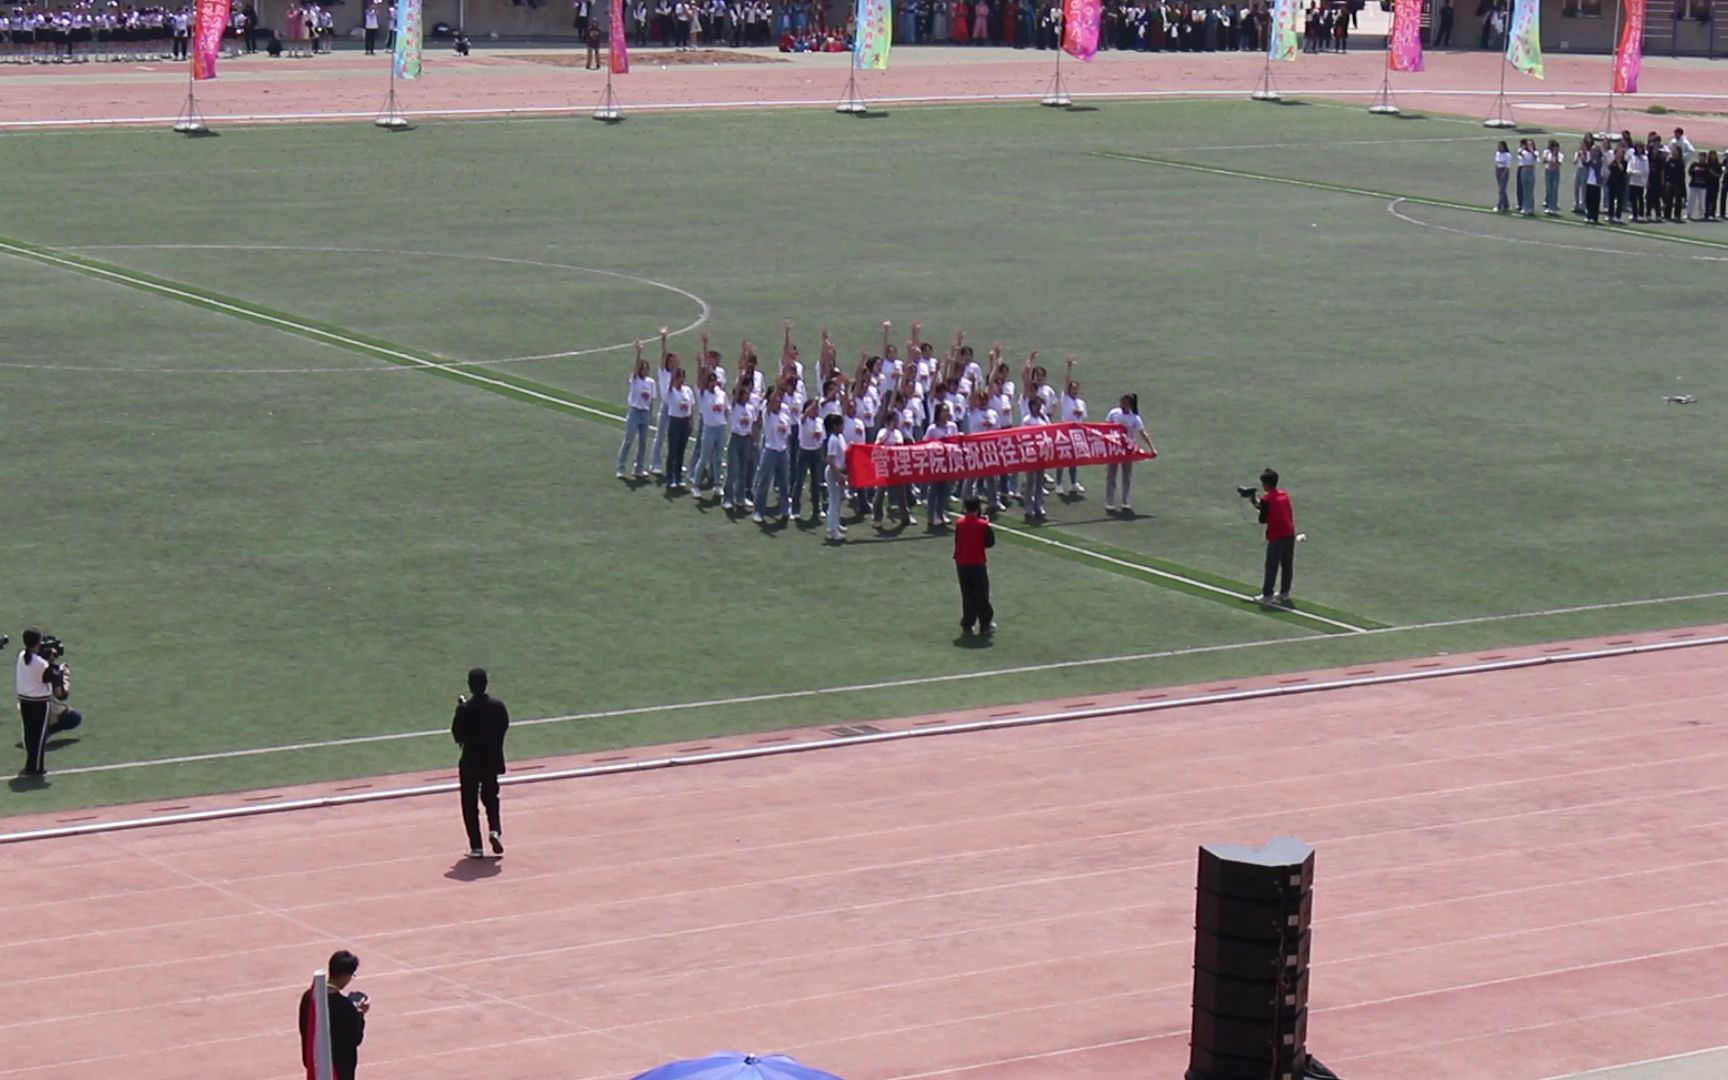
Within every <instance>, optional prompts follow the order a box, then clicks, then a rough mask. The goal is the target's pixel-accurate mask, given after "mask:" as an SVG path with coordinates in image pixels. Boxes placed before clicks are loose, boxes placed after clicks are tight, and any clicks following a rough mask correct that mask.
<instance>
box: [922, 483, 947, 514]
mask: <svg viewBox="0 0 1728 1080" xmlns="http://www.w3.org/2000/svg"><path fill="white" fill-rule="evenodd" d="M949 483H950V481H947V480H936V481H932V482H931V483H929V484H926V485H925V496H926V497H925V500H924V506H925V512H926V513H927V514H929V515H930V523H931V524H932V525H934V524H937V523H938V522H940V521H943V520H946V519H947V517H948V486H949Z"/></svg>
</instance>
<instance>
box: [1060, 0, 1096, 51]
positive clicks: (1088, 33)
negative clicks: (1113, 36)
mask: <svg viewBox="0 0 1728 1080" xmlns="http://www.w3.org/2000/svg"><path fill="white" fill-rule="evenodd" d="M1103 16H1104V0H1062V51H1063V52H1065V53H1067V54H1068V55H1069V56H1072V57H1074V58H1075V59H1077V60H1085V61H1088V62H1090V61H1091V59H1092V57H1093V56H1095V55H1097V53H1098V24H1099V23H1100V22H1101V21H1102V20H1103Z"/></svg>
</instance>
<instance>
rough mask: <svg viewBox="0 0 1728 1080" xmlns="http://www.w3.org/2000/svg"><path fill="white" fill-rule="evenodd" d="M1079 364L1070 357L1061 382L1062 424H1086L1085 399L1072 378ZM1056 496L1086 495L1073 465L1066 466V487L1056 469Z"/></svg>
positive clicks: (1060, 417) (1060, 414)
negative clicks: (1065, 373) (1075, 366)
mask: <svg viewBox="0 0 1728 1080" xmlns="http://www.w3.org/2000/svg"><path fill="white" fill-rule="evenodd" d="M1079 362H1080V361H1078V360H1076V359H1074V358H1073V357H1072V356H1070V357H1069V358H1068V371H1067V375H1066V377H1065V378H1064V379H1063V380H1062V385H1063V390H1062V405H1061V410H1062V411H1061V412H1060V413H1059V414H1058V415H1057V419H1059V420H1061V421H1062V422H1063V423H1064V424H1084V423H1085V422H1086V399H1085V398H1083V397H1081V396H1080V383H1079V382H1078V381H1077V380H1076V379H1075V378H1074V365H1076V364H1078V363H1079ZM1056 494H1058V495H1063V494H1073V495H1084V494H1086V489H1085V488H1084V487H1082V486H1081V484H1080V470H1079V468H1078V467H1076V466H1073V465H1070V466H1068V483H1067V485H1066V487H1064V485H1063V483H1062V469H1061V467H1060V466H1058V467H1057V469H1056Z"/></svg>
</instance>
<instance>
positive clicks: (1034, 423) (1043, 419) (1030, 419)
mask: <svg viewBox="0 0 1728 1080" xmlns="http://www.w3.org/2000/svg"><path fill="white" fill-rule="evenodd" d="M1049 422H1050V418H1049V417H1048V416H1044V415H1042V414H1040V415H1038V416H1034V415H1032V414H1031V413H1027V414H1026V417H1025V418H1024V419H1023V420H1021V421H1020V426H1021V427H1038V426H1040V425H1042V424H1048V423H1049Z"/></svg>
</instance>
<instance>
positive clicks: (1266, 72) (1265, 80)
mask: <svg viewBox="0 0 1728 1080" xmlns="http://www.w3.org/2000/svg"><path fill="white" fill-rule="evenodd" d="M1248 97H1249V100H1251V101H1283V100H1284V95H1283V94H1280V93H1279V92H1278V84H1277V83H1276V82H1275V81H1273V78H1272V61H1270V60H1268V61H1266V67H1265V68H1264V69H1263V70H1262V71H1261V72H1260V84H1259V85H1258V86H1257V87H1255V89H1254V92H1253V93H1252V94H1249V95H1248Z"/></svg>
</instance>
